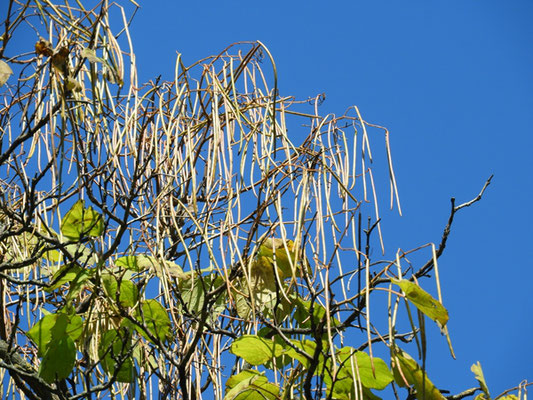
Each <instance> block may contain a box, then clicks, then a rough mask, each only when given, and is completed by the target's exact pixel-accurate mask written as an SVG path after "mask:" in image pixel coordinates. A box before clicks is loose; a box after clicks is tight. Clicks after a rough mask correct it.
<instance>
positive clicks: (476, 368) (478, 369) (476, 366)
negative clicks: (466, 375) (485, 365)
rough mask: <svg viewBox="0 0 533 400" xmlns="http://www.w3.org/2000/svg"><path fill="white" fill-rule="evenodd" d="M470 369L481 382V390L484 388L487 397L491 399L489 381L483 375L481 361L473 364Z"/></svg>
mask: <svg viewBox="0 0 533 400" xmlns="http://www.w3.org/2000/svg"><path fill="white" fill-rule="evenodd" d="M470 370H471V371H472V372H473V373H474V375H475V377H476V379H477V381H478V382H479V386H480V387H481V390H483V393H485V394H486V395H487V399H490V393H489V388H488V387H487V383H486V382H485V377H484V376H483V370H482V369H481V363H480V362H479V361H478V362H477V363H476V364H472V367H470Z"/></svg>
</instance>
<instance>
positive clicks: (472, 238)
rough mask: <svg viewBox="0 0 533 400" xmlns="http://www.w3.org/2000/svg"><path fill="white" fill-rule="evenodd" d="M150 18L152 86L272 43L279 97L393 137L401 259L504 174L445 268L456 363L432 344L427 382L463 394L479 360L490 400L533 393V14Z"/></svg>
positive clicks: (143, 40) (137, 42) (506, 10)
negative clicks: (348, 113)
mask: <svg viewBox="0 0 533 400" xmlns="http://www.w3.org/2000/svg"><path fill="white" fill-rule="evenodd" d="M144 4H145V5H144V6H143V7H142V9H141V10H140V11H139V13H138V15H137V17H136V20H135V23H134V29H133V39H134V46H135V51H136V54H137V60H138V67H139V71H140V77H141V80H148V79H151V78H154V77H156V76H158V75H160V74H161V75H163V77H164V78H167V79H171V78H172V74H173V71H174V62H175V60H176V52H180V53H182V56H183V59H184V61H185V63H186V64H190V63H192V62H194V61H196V60H197V59H200V58H202V57H205V56H208V55H212V54H216V53H218V52H219V51H221V50H222V49H224V48H225V47H226V46H227V45H229V44H231V43H233V42H236V41H243V40H260V41H262V42H263V43H264V44H265V45H266V46H267V47H268V48H269V50H270V51H271V53H272V54H273V56H274V58H275V60H276V64H277V68H278V75H279V83H278V86H279V89H280V92H281V94H282V95H294V96H296V97H298V98H302V99H305V98H308V97H312V96H315V95H316V94H319V93H323V92H324V93H325V94H326V101H325V102H324V104H323V105H322V106H321V109H320V110H321V112H322V113H323V114H326V113H330V112H333V113H337V114H342V113H343V112H344V111H345V110H346V108H348V107H349V106H351V105H357V106H358V107H359V108H360V110H361V112H362V114H363V116H364V117H365V119H366V120H368V121H370V122H373V123H376V124H379V125H383V126H386V127H387V128H388V129H389V130H390V132H391V144H392V150H393V157H394V165H395V169H396V174H397V179H398V183H399V189H400V198H401V201H402V208H403V212H404V216H403V217H401V218H400V217H398V216H397V214H396V213H387V212H386V213H385V214H384V217H385V220H384V226H383V228H384V234H385V242H386V245H387V248H388V250H389V251H394V250H395V249H396V248H397V247H402V248H403V249H410V248H412V247H416V246H418V245H420V244H424V243H427V242H431V241H433V242H436V243H438V242H439V241H440V238H441V234H442V229H443V228H444V226H445V224H446V221H447V218H448V215H449V208H450V197H452V196H453V197H456V199H457V203H462V202H464V201H468V200H470V199H471V198H473V197H475V196H476V195H477V193H478V192H479V190H480V189H481V187H482V186H483V183H484V182H485V180H486V179H487V178H488V177H489V176H490V175H491V174H494V175H495V176H494V179H493V182H492V184H491V186H490V187H489V189H488V190H487V192H486V194H485V197H484V199H483V200H482V201H481V202H480V203H477V204H476V205H475V206H473V207H470V208H468V209H464V210H462V211H461V212H460V213H459V214H458V215H457V218H456V222H455V225H454V227H453V231H452V233H451V236H450V239H449V241H448V246H447V249H446V252H445V254H444V255H443V256H442V257H441V259H440V262H439V265H440V271H441V278H442V280H443V295H444V301H445V305H446V306H447V308H448V310H449V312H450V316H451V320H450V323H449V328H450V331H451V335H452V339H453V343H454V347H455V351H456V354H457V360H455V361H454V360H452V359H451V358H450V357H449V355H448V354H449V353H448V350H447V346H446V343H445V340H444V339H443V338H441V337H440V336H439V335H438V334H436V333H435V334H434V335H432V337H431V339H430V342H429V345H430V357H429V359H428V370H429V374H430V377H431V378H432V379H433V381H434V382H435V383H437V384H438V385H439V386H442V387H445V388H448V389H450V390H451V391H452V392H454V393H456V392H458V391H461V390H463V389H466V388H469V387H472V386H475V385H476V382H475V381H474V379H473V376H472V374H471V373H470V366H471V365H472V364H473V363H474V362H476V361H478V360H479V361H481V364H482V366H483V369H484V372H485V377H486V379H487V382H488V385H489V388H490V389H491V392H492V394H493V395H496V394H499V393H500V392H502V391H503V390H505V389H506V388H509V387H512V386H515V385H517V384H518V383H519V382H520V381H521V380H522V379H529V380H532V379H533V368H532V362H531V360H532V359H533V345H532V341H531V332H532V331H533V318H532V317H531V312H532V310H533V300H532V299H531V293H532V291H531V289H532V282H533V272H532V268H533V265H532V264H533V263H532V256H533V254H532V249H533V246H531V240H532V239H533V235H532V233H531V229H530V226H531V225H532V223H533V213H532V211H531V206H530V203H531V196H532V194H533V187H532V184H533V180H532V178H531V174H532V171H533V168H532V167H533V157H531V155H530V152H531V149H533V135H532V126H533V51H532V50H533V24H531V17H532V16H533V2H531V1H529V0H515V1H512V2H510V1H494V0H484V1H482V2H481V1H473V0H448V1H433V0H424V1H419V0H410V1H404V2H399V1H383V0H375V1H372V2H370V1H367V2H363V1H358V0H352V1H332V2H327V3H326V2H323V1H322V2H319V1H314V0H308V1H305V2H304V1H301V0H293V1H278V0H271V1H269V2H251V1H241V0H239V1H233V0H228V1H225V2H222V1H213V0H204V1H201V2H193V1H188V2H171V1H161V0H158V1H155V0H152V1H149V2H144ZM325 4H327V6H326V5H325ZM384 188H386V186H384ZM382 199H383V200H384V201H385V202H386V200H387V198H386V193H384V195H382ZM384 209H385V207H383V208H382V210H384Z"/></svg>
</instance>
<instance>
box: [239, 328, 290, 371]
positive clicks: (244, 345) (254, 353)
mask: <svg viewBox="0 0 533 400" xmlns="http://www.w3.org/2000/svg"><path fill="white" fill-rule="evenodd" d="M283 351H284V349H283V347H281V346H280V345H279V344H276V343H275V342H273V341H271V340H268V339H265V338H262V337H259V336H256V335H243V336H241V337H240V338H238V339H236V340H235V341H234V342H233V343H232V344H231V349H230V352H231V353H232V354H235V355H236V356H238V357H241V358H242V359H243V360H245V361H246V362H248V363H250V364H251V365H260V364H264V363H266V362H267V361H270V360H272V359H273V358H275V357H278V356H280V355H281V354H282V353H283Z"/></svg>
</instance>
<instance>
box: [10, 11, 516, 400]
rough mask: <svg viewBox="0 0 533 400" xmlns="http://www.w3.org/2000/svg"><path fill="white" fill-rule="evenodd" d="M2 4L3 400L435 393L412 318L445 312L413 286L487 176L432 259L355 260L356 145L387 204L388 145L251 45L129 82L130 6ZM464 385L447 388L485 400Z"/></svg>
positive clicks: (374, 207)
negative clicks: (379, 155) (301, 93)
mask: <svg viewBox="0 0 533 400" xmlns="http://www.w3.org/2000/svg"><path fill="white" fill-rule="evenodd" d="M2 8H3V11H4V12H5V14H4V15H5V18H4V21H3V24H2V27H3V33H2V37H1V39H2V47H1V48H0V58H1V59H2V61H0V84H2V88H1V92H0V95H1V99H2V104H1V106H0V138H1V151H0V171H1V173H0V176H1V179H0V302H1V303H2V304H1V306H2V307H1V309H2V313H1V314H0V371H1V372H0V373H1V374H2V379H1V383H2V391H3V396H4V398H29V399H54V400H55V399H70V400H76V399H115V398H132V399H133V398H139V399H148V398H149V399H153V398H161V399H163V398H170V399H179V398H181V399H199V398H205V399H212V398H214V399H227V400H236V399H248V400H254V399H308V400H310V399H346V400H347V399H375V398H378V396H379V395H380V391H383V390H384V391H385V392H383V393H384V395H387V396H389V397H390V396H396V397H397V398H413V397H416V398H417V399H426V400H433V399H443V398H444V396H445V394H443V392H442V391H441V390H439V388H437V387H436V386H435V385H434V384H433V383H432V381H431V379H430V376H431V371H426V369H425V358H426V352H427V351H426V345H425V343H426V341H425V335H426V331H425V322H424V321H425V320H428V322H429V321H431V323H435V324H438V326H439V327H440V328H441V330H442V332H443V334H444V336H445V337H447V338H448V334H447V328H446V324H447V321H448V313H447V310H446V308H445V307H444V305H443V302H442V295H441V293H440V290H439V291H438V293H437V294H436V295H431V294H430V293H428V292H427V291H426V290H424V289H423V287H422V285H423V279H424V278H427V277H430V274H431V276H432V277H433V278H432V279H435V278H436V281H437V287H439V286H438V283H439V280H438V264H437V259H438V258H439V256H440V255H441V254H442V251H443V250H444V247H445V245H446V239H447V237H448V234H449V232H450V227H451V224H452V222H453V218H454V216H455V214H456V212H457V211H459V210H460V209H461V208H463V207H465V206H468V205H470V204H472V203H473V202H475V201H477V200H479V199H480V198H481V196H482V194H483V192H484V190H485V187H486V186H487V185H488V184H489V181H487V182H486V185H485V187H483V190H482V191H481V193H480V194H479V196H478V197H476V198H475V199H473V200H472V201H470V202H467V203H464V204H461V205H455V204H454V203H452V210H451V214H450V220H449V223H448V225H447V226H446V229H445V231H444V235H443V237H442V240H441V242H440V244H439V245H438V246H435V245H432V244H429V245H426V246H421V247H420V248H419V249H416V250H413V251H406V252H402V251H397V252H395V253H394V255H393V256H392V257H390V260H384V259H381V258H380V259H379V260H376V259H373V258H372V257H371V254H372V251H371V250H372V249H373V248H376V250H377V251H376V253H380V254H381V250H383V249H384V243H383V239H382V236H381V220H380V217H379V208H378V204H379V202H378V197H377V191H378V190H377V188H378V187H379V184H378V182H375V180H374V175H373V170H372V166H373V164H372V151H371V143H372V144H375V143H376V142H377V143H379V144H380V150H381V151H382V152H383V153H384V154H385V155H386V159H387V160H388V165H385V166H379V167H382V168H383V167H384V168H388V171H389V181H390V193H391V206H393V205H396V206H397V208H398V210H399V201H398V192H397V187H396V181H395V177H394V171H393V168H392V158H391V153H390V148H389V139H388V132H387V130H386V129H384V128H382V127H379V126H377V125H374V124H371V123H369V122H367V121H365V120H364V119H363V117H362V115H361V113H360V112H359V109H358V108H357V107H353V108H351V109H350V110H349V111H348V112H347V113H346V114H345V115H342V116H340V117H336V116H332V115H328V116H321V115H320V114H319V110H318V105H319V103H320V100H321V98H320V96H318V97H317V98H314V99H310V100H306V101H303V102H299V101H296V100H294V99H293V98H291V97H283V96H281V94H280V93H281V92H280V91H279V90H278V88H277V79H276V76H277V71H276V67H275V63H274V60H273V58H272V56H271V54H270V53H269V51H268V49H267V48H266V47H265V46H264V45H263V44H262V43H259V42H254V43H240V44H237V45H232V46H230V47H228V48H227V49H225V50H224V51H222V52H221V53H220V54H219V55H216V56H213V57H207V58H205V59H203V60H200V61H198V62H197V63H195V64H193V65H190V66H186V65H184V64H183V62H182V61H181V58H180V57H178V58H177V62H176V68H175V76H174V79H173V80H172V81H169V82H167V81H162V80H159V79H156V80H154V81H150V82H148V83H140V82H138V79H137V70H136V59H135V53H134V47H133V43H132V41H131V38H130V36H129V26H130V23H131V19H130V14H129V13H130V12H131V9H132V8H135V5H134V4H130V3H127V4H123V5H122V6H121V5H119V4H116V3H110V2H108V1H99V2H88V1H76V2H73V1H70V0H65V1H63V2H54V1H52V0H40V1H22V0H9V1H7V2H6V3H4V4H3V5H2ZM289 125H290V126H291V127H292V128H291V132H296V133H297V134H292V135H289V134H288V126H289ZM413 252H421V253H422V254H426V256H427V258H426V259H427V262H425V263H422V264H421V265H415V264H411V263H410V262H409V259H408V257H409V255H410V254H413ZM424 252H425V253H424ZM377 291H381V293H385V294H386V296H387V298H388V302H387V304H386V305H385V306H384V307H383V306H379V307H376V306H373V304H374V303H373V299H374V298H375V297H374V294H375V293H376V292H377ZM382 303H383V302H381V303H380V304H382ZM374 321H381V322H380V323H375V322H374ZM399 321H402V324H401V325H402V326H403V327H405V326H407V327H408V328H407V329H402V328H401V327H400V322H399ZM383 326H384V327H385V328H383ZM409 343H411V344H409ZM413 343H416V344H417V345H418V347H419V351H416V350H415V354H411V355H410V354H409V351H411V350H410V349H416V347H414V346H413ZM450 350H451V352H452V354H453V350H452V347H451V343H450ZM377 354H380V355H381V357H378V356H377ZM383 355H385V356H383ZM473 372H474V376H475V378H477V380H478V381H479V387H475V388H471V389H468V390H466V391H465V392H463V393H461V394H456V395H450V394H446V395H448V397H449V398H455V399H459V398H462V397H466V396H470V395H474V394H476V392H478V393H479V394H478V398H484V399H489V397H490V395H489V392H488V389H487V386H486V384H485V382H484V379H483V374H482V371H481V366H480V365H478V364H476V365H474V366H473ZM474 376H473V378H474ZM465 389H467V388H465ZM382 395H383V394H382ZM508 398H511V397H509V396H508Z"/></svg>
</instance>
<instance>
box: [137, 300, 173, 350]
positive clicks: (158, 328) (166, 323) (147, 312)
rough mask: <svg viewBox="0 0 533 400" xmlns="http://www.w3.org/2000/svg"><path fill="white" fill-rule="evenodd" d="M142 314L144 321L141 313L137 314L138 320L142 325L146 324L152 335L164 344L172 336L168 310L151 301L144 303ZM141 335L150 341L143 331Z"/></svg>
mask: <svg viewBox="0 0 533 400" xmlns="http://www.w3.org/2000/svg"><path fill="white" fill-rule="evenodd" d="M142 312H143V316H144V321H143V319H142V316H141V315H140V314H139V313H138V314H137V320H138V321H139V322H141V323H143V322H144V324H145V326H146V327H147V328H148V330H149V331H150V333H151V334H152V335H153V336H155V337H157V338H158V339H159V340H160V341H161V342H164V341H165V340H166V339H167V338H168V337H169V336H170V318H169V317H168V314H167V310H165V308H164V307H163V306H162V305H161V304H160V303H159V302H157V301H156V300H153V299H151V300H146V301H144V302H143V303H142ZM140 333H141V334H142V335H143V336H145V337H146V338H147V339H149V338H148V337H147V335H146V334H145V333H143V332H142V330H141V331H140Z"/></svg>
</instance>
